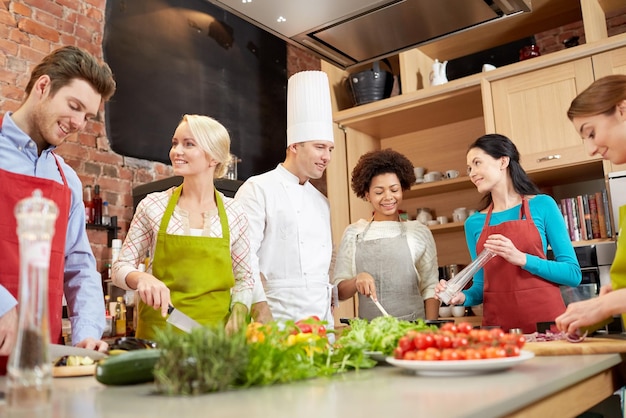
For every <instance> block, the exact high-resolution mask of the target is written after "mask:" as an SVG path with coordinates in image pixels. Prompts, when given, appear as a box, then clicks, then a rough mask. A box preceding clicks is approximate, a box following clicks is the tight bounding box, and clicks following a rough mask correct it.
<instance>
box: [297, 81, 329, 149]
mask: <svg viewBox="0 0 626 418" xmlns="http://www.w3.org/2000/svg"><path fill="white" fill-rule="evenodd" d="M316 140H322V141H331V142H334V138H333V113H332V109H331V104H330V87H329V83H328V76H327V75H326V73H325V72H323V71H301V72H299V73H296V74H294V75H292V76H291V77H289V81H288V82H287V146H289V145H291V144H297V143H299V142H306V141H316Z"/></svg>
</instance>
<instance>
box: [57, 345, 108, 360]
mask: <svg viewBox="0 0 626 418" xmlns="http://www.w3.org/2000/svg"><path fill="white" fill-rule="evenodd" d="M49 353H50V360H52V361H54V360H56V359H58V358H61V357H63V356H80V357H89V358H90V359H92V360H102V359H103V358H105V357H106V356H107V355H106V354H105V353H102V352H100V351H96V350H88V349H86V348H80V347H72V346H71V345H62V344H50V350H49Z"/></svg>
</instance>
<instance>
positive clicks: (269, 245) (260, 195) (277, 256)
mask: <svg viewBox="0 0 626 418" xmlns="http://www.w3.org/2000/svg"><path fill="white" fill-rule="evenodd" d="M235 199H236V200H237V201H238V202H239V203H240V204H241V206H242V207H243V208H244V211H245V212H246V214H247V216H248V221H249V232H250V234H249V237H250V252H251V254H252V256H251V267H252V271H253V274H254V277H255V279H256V281H257V282H259V281H260V278H259V277H260V276H259V273H263V275H264V276H265V278H266V279H267V288H266V289H265V290H266V293H268V297H267V300H268V303H269V305H270V309H271V310H272V314H273V315H274V316H275V317H276V318H277V319H293V320H298V319H302V318H303V317H304V316H308V315H317V316H319V317H320V318H322V319H324V318H326V320H328V321H329V322H330V321H331V319H332V316H331V315H329V313H330V298H328V301H327V302H328V304H327V305H328V306H326V301H325V298H324V297H322V295H321V290H322V289H323V292H324V294H326V293H328V295H330V283H329V277H328V271H329V268H330V262H331V257H332V236H331V228H330V206H329V204H328V200H327V199H326V197H325V196H324V195H323V194H322V193H320V192H319V191H318V190H317V189H316V188H315V187H314V186H313V185H312V184H311V183H309V182H306V183H305V184H303V185H301V184H299V181H298V177H296V176H295V175H293V174H292V173H290V172H289V171H288V170H287V169H285V168H284V167H283V166H282V164H279V165H278V166H277V167H276V169H274V170H272V171H269V172H267V173H264V174H261V175H258V176H253V177H250V178H249V179H248V180H247V181H246V182H245V183H244V184H243V185H242V186H241V187H240V188H239V190H238V191H237V195H236V196H235ZM255 288H256V292H255V295H254V296H253V303H255V302H259V301H260V300H264V298H263V296H262V292H260V290H262V288H261V286H260V285H259V284H257V285H256V286H255ZM270 289H271V290H270ZM281 289H285V290H284V291H283V290H281ZM287 289H290V290H287ZM312 289H317V290H315V291H313V290H312ZM270 291H271V292H272V294H273V295H274V296H273V297H270ZM318 291H319V292H318ZM293 292H295V293H293ZM316 292H317V293H319V294H318V295H317V297H316V296H315V295H313V293H316ZM288 293H290V294H291V296H293V295H294V294H297V299H298V300H296V301H294V300H289V301H281V300H282V299H284V298H286V296H285V295H286V294H288ZM278 299H281V300H278ZM322 300H324V302H323V305H324V306H322ZM282 302H285V303H286V304H283V303H282ZM277 305H281V306H277ZM286 305H290V306H289V307H287V306H286ZM294 305H296V306H294ZM285 310H292V311H289V312H283V311H285ZM303 315H304V316H303Z"/></svg>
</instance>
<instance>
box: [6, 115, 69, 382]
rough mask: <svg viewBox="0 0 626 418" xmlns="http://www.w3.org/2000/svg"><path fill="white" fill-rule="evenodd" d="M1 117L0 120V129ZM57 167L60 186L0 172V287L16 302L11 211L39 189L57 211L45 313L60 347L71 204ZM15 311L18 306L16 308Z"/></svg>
mask: <svg viewBox="0 0 626 418" xmlns="http://www.w3.org/2000/svg"><path fill="white" fill-rule="evenodd" d="M1 128H2V117H0V129H1ZM52 155H53V156H54V158H55V160H56V163H57V167H58V168H59V172H60V174H61V178H62V179H63V184H60V183H58V182H56V181H54V180H50V179H45V178H40V177H32V176H28V175H25V174H17V173H12V172H9V171H6V170H2V169H0V196H2V199H0V254H2V263H0V284H1V285H2V286H4V287H5V288H6V289H7V290H8V291H9V292H11V294H12V295H13V296H14V297H15V298H17V297H18V289H19V282H20V280H19V277H20V257H19V240H18V237H17V221H16V219H15V215H14V209H15V205H16V204H17V202H19V201H20V200H22V199H24V198H26V197H29V196H31V195H32V193H33V191H34V190H35V189H40V190H41V192H42V193H43V196H44V197H46V198H48V199H50V200H52V201H54V202H55V203H56V204H57V206H58V208H59V216H58V217H57V220H56V223H55V225H54V237H53V238H52V246H51V251H50V269H49V272H48V277H49V280H48V310H49V318H50V339H51V341H52V342H53V343H61V342H62V341H61V331H62V329H61V327H62V324H61V316H62V313H63V271H64V267H65V236H66V234H67V220H68V217H69V208H70V201H71V193H70V188H69V186H68V184H67V180H66V179H65V174H64V173H63V170H62V169H61V164H60V163H59V160H58V158H57V157H56V155H54V154H52ZM18 309H19V306H18ZM7 360H8V357H7V356H0V375H5V374H6V362H7Z"/></svg>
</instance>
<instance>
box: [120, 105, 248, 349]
mask: <svg viewBox="0 0 626 418" xmlns="http://www.w3.org/2000/svg"><path fill="white" fill-rule="evenodd" d="M229 150H230V137H229V135H228V132H227V131H226V128H224V126H222V125H221V124H220V123H219V122H217V121H215V120H214V119H211V118H210V117H207V116H200V115H185V116H184V117H183V118H182V120H181V121H180V123H179V125H178V127H177V128H176V131H175V132H174V136H173V137H172V148H171V149H170V160H171V162H172V167H173V169H174V174H175V175H179V176H182V177H183V183H182V185H180V186H178V187H175V188H171V189H169V190H166V191H163V192H156V193H151V194H149V195H148V196H146V197H145V198H144V199H143V200H142V201H141V202H140V203H139V205H138V206H137V211H136V213H135V216H134V217H133V220H132V222H131V225H130V229H129V231H128V235H127V236H126V239H125V240H124V244H123V245H122V249H121V251H120V255H119V258H118V259H117V261H116V262H115V263H114V265H113V283H114V284H115V285H117V286H119V287H121V288H124V289H136V290H137V291H138V293H139V296H140V297H141V301H140V302H139V310H138V314H139V317H138V324H137V332H136V336H137V337H139V338H148V339H151V338H153V337H154V329H155V328H163V327H165V317H166V316H167V310H168V306H169V305H173V306H174V307H176V308H177V309H179V310H180V311H182V312H183V313H185V314H187V315H189V316H190V317H192V318H193V319H195V320H196V321H198V322H199V323H200V324H202V325H211V324H219V323H222V322H225V323H226V328H227V329H228V330H230V331H232V330H235V329H237V328H238V327H240V326H241V325H242V324H243V322H244V321H245V318H246V315H247V313H248V309H249V306H250V302H251V298H252V286H253V283H254V281H253V278H252V271H251V270H250V267H249V266H250V262H249V257H250V252H249V248H250V245H249V241H248V220H247V218H246V216H245V215H244V213H243V211H242V210H241V208H240V206H239V204H238V203H237V202H235V201H234V200H233V199H230V198H227V197H225V196H224V195H223V194H222V193H220V192H219V191H217V190H216V188H215V186H214V183H213V180H214V179H215V178H218V177H221V176H223V175H224V174H225V173H226V169H227V166H228V163H229V162H230V159H231V158H232V157H231V155H230V151H229ZM148 251H149V252H150V254H154V256H153V257H152V260H151V262H150V265H149V266H147V269H146V271H145V272H142V271H140V270H139V269H138V266H139V264H140V263H141V261H142V260H143V257H144V256H145V254H146V252H148ZM231 290H232V296H231Z"/></svg>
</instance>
